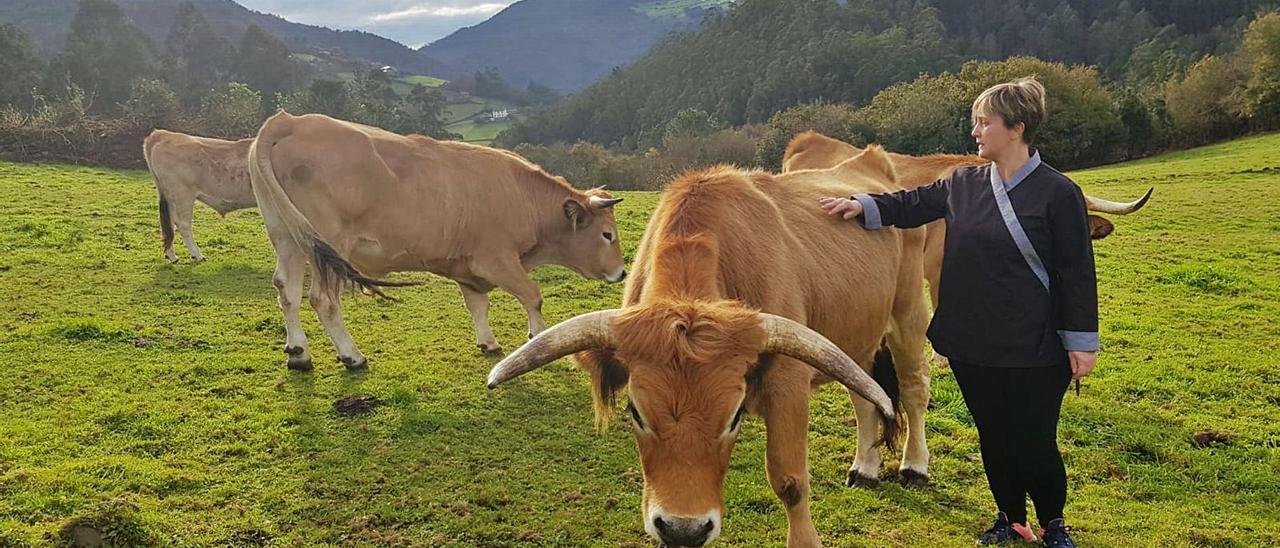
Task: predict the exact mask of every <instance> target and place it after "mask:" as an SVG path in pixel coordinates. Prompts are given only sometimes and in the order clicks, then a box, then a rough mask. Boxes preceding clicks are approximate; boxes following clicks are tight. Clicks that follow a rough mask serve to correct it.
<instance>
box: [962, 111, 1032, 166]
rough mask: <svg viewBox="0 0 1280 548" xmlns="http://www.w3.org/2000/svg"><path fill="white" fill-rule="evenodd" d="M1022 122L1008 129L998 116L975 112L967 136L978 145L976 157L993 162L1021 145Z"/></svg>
mask: <svg viewBox="0 0 1280 548" xmlns="http://www.w3.org/2000/svg"><path fill="white" fill-rule="evenodd" d="M1022 127H1023V126H1022V122H1018V123H1017V124H1014V126H1013V127H1012V128H1011V127H1008V126H1006V125H1004V120H1002V119H1001V118H1000V117H999V116H996V115H993V114H989V113H983V112H977V113H974V115H973V131H970V132H969V135H970V136H972V137H973V140H974V142H976V143H977V144H978V156H980V157H982V158H985V159H987V160H995V159H997V158H999V157H1000V156H1001V155H1003V154H1004V153H1005V151H1007V150H1009V149H1011V148H1012V147H1014V146H1015V145H1018V144H1021V143H1022Z"/></svg>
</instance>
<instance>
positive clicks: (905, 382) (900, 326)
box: [886, 227, 932, 486]
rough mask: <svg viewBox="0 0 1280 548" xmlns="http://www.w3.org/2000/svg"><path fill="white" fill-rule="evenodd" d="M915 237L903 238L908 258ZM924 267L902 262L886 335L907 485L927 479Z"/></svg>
mask: <svg viewBox="0 0 1280 548" xmlns="http://www.w3.org/2000/svg"><path fill="white" fill-rule="evenodd" d="M930 228H931V229H932V227H930ZM917 234H918V232H917ZM916 236H917V235H916V234H910V233H907V234H906V238H904V249H905V251H906V253H907V257H911V256H912V255H913V254H915V253H919V251H918V250H920V249H923V241H922V240H923V238H920V239H916ZM917 246H919V247H917ZM923 266H924V265H923V263H921V262H919V261H912V260H907V261H905V262H904V268H903V269H902V271H901V272H899V275H898V290H897V293H896V294H895V296H894V302H893V320H892V328H891V329H890V330H889V333H888V334H887V336H886V339H887V340H888V343H889V350H890V352H892V354H893V363H894V368H895V369H896V370H897V380H898V392H899V394H900V397H901V400H902V407H903V408H904V409H905V410H906V413H907V443H906V447H905V448H904V449H903V452H902V464H901V465H900V466H899V467H898V472H899V477H900V478H901V480H902V482H903V483H904V484H906V485H909V486H923V485H926V484H927V483H928V482H929V445H928V444H927V443H926V442H925V431H924V415H925V411H926V409H927V408H928V406H929V367H928V365H927V364H926V363H925V356H924V341H925V331H926V330H927V329H928V327H929V310H928V307H927V306H926V304H925V302H924V299H923V293H924V291H923V289H924V288H923V287H922V284H923V280H922V278H923V277H924V276H923V274H924V273H923V272H921V271H920V270H917V269H918V268H922V267H923Z"/></svg>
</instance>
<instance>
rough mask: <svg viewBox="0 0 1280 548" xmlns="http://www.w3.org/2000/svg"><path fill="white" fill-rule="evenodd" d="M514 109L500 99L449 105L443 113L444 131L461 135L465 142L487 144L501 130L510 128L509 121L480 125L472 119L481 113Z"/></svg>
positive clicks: (510, 122) (511, 104)
mask: <svg viewBox="0 0 1280 548" xmlns="http://www.w3.org/2000/svg"><path fill="white" fill-rule="evenodd" d="M512 107H515V104H513V103H510V102H507V101H502V100H500V99H472V100H471V101H469V102H466V103H451V104H450V105H449V107H448V109H446V111H445V116H444V120H445V122H446V125H445V129H447V130H449V131H452V132H454V133H458V134H461V135H462V139H463V140H465V141H469V142H473V143H481V144H489V143H490V142H492V141H493V138H494V137H497V136H498V134H499V133H502V130H504V129H507V128H509V127H511V124H512V123H513V122H512V121H511V120H510V119H508V120H505V121H502V122H485V123H480V122H477V121H475V120H473V119H472V118H474V117H475V116H476V115H478V114H479V113H481V112H489V111H493V110H500V109H504V108H512Z"/></svg>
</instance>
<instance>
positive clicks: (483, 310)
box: [458, 282, 502, 356]
mask: <svg viewBox="0 0 1280 548" xmlns="http://www.w3.org/2000/svg"><path fill="white" fill-rule="evenodd" d="M458 289H461V290H462V301H463V302H464V303H466V305H467V311H468V312H470V313H471V322H472V323H473V324H475V328H476V347H478V348H479V349H480V351H481V352H483V353H484V355H486V356H498V355H501V354H502V346H500V345H499V344H498V340H497V339H496V338H494V336H493V331H492V330H491V329H489V291H490V290H492V289H493V286H491V285H488V284H483V285H477V284H475V283H474V282H458Z"/></svg>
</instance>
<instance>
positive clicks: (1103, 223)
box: [1089, 215, 1116, 240]
mask: <svg viewBox="0 0 1280 548" xmlns="http://www.w3.org/2000/svg"><path fill="white" fill-rule="evenodd" d="M1115 229H1116V225H1113V224H1111V221H1108V220H1106V219H1105V218H1103V217H1099V216H1097V215H1090V216H1089V238H1090V239H1092V240H1101V239H1103V238H1106V237H1107V236H1110V235H1111V232H1113V231H1114V230H1115Z"/></svg>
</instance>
